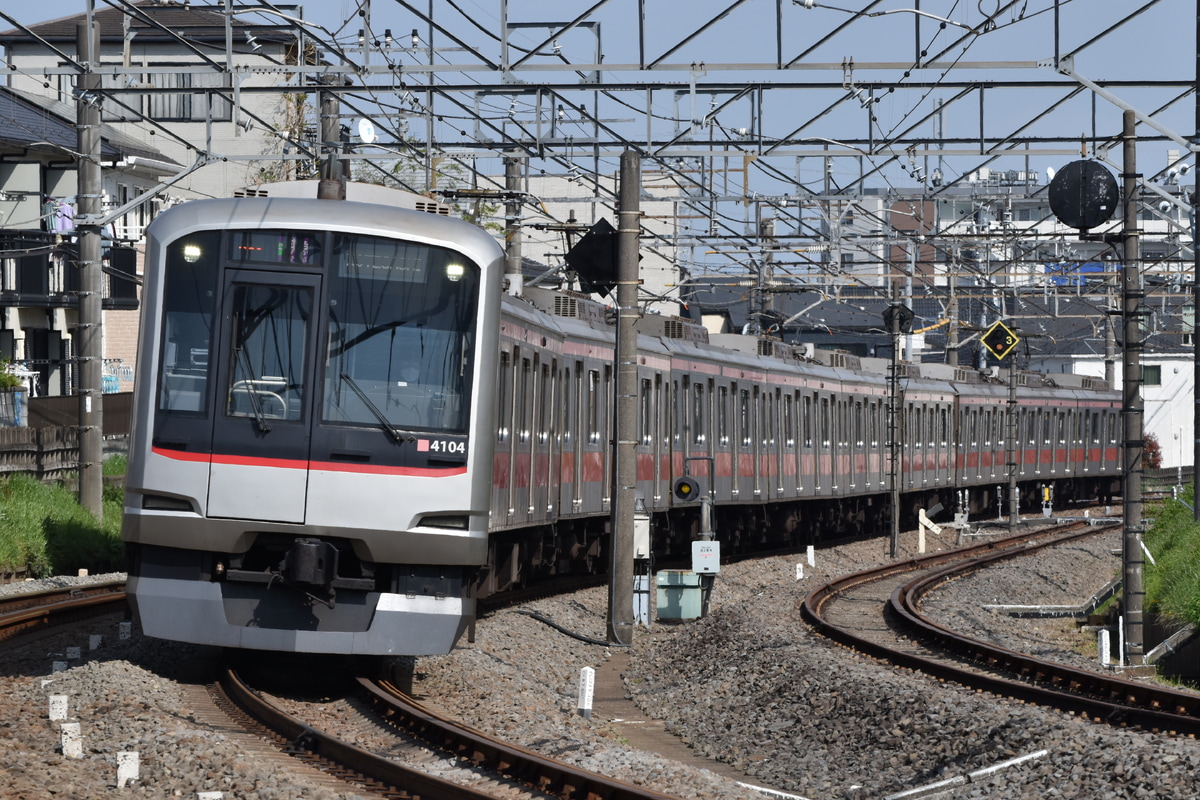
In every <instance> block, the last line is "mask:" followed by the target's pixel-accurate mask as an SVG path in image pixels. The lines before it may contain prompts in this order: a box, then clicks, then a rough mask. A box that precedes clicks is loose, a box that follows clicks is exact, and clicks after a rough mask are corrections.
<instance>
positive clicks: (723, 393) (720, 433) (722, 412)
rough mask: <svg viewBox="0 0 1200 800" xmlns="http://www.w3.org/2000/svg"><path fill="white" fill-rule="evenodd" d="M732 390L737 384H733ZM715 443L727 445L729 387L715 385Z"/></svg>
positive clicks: (722, 445)
mask: <svg viewBox="0 0 1200 800" xmlns="http://www.w3.org/2000/svg"><path fill="white" fill-rule="evenodd" d="M734 391H735V392H736V391H737V386H736V385H734ZM717 444H718V445H719V446H721V447H728V446H729V387H727V386H719V387H717Z"/></svg>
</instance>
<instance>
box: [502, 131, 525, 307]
mask: <svg viewBox="0 0 1200 800" xmlns="http://www.w3.org/2000/svg"><path fill="white" fill-rule="evenodd" d="M504 189H505V191H507V192H508V199H507V200H506V201H505V202H504V280H505V281H506V282H507V283H508V293H509V294H511V295H519V294H521V292H522V291H523V290H524V289H525V273H524V271H523V269H522V265H521V260H522V256H521V196H520V191H521V160H520V159H519V158H517V157H516V156H512V155H509V156H505V157H504Z"/></svg>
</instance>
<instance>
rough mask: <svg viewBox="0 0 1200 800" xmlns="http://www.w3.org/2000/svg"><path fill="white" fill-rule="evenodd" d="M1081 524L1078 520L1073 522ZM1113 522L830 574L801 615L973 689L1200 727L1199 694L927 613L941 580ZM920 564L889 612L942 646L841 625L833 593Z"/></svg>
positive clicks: (1186, 729) (1155, 727)
mask: <svg viewBox="0 0 1200 800" xmlns="http://www.w3.org/2000/svg"><path fill="white" fill-rule="evenodd" d="M1077 527H1078V528H1081V529H1076V528H1077ZM1108 529H1110V528H1109V527H1095V528H1090V529H1089V528H1084V527H1083V526H1082V524H1080V525H1078V526H1071V529H1070V530H1068V531H1067V532H1065V533H1064V532H1063V531H1062V529H1053V530H1051V531H1050V532H1040V533H1036V534H1029V533H1025V534H1021V535H1018V536H1015V537H1011V538H1008V539H1003V540H999V541H996V542H992V543H988V544H984V545H978V546H975V547H971V548H964V549H962V550H956V551H950V552H948V553H937V554H933V555H930V556H925V557H923V558H916V559H911V560H908V561H905V562H899V563H894V564H889V565H885V566H883V567H879V568H876V569H871V570H864V571H862V572H858V573H854V574H853V575H849V576H846V577H844V578H839V579H836V580H834V581H830V582H828V583H825V584H823V585H821V586H819V587H817V588H816V589H814V590H813V591H812V592H810V593H809V595H808V596H807V597H806V598H805V601H804V605H803V609H802V613H803V616H804V618H805V619H806V620H807V621H808V622H809V623H810V624H811V625H812V626H813V627H814V628H816V629H817V630H818V631H820V632H821V633H822V634H824V635H826V636H828V637H829V638H831V639H834V640H836V641H839V642H841V643H843V644H846V645H848V646H850V647H853V648H855V649H857V650H860V651H861V652H865V653H867V654H869V655H872V656H875V657H878V658H881V659H884V660H887V661H890V662H891V663H894V664H899V665H901V666H905V667H909V668H912V669H917V670H920V671H922V672H925V673H927V674H930V675H933V676H935V677H938V678H941V679H944V680H952V681H955V682H957V683H960V684H962V685H964V686H968V687H971V688H974V689H979V690H983V691H988V692H992V693H994V694H999V695H1004V696H1008V697H1013V698H1017V699H1021V700H1025V701H1029V702H1035V703H1039V704H1041V705H1045V706H1049V707H1053V708H1058V709H1060V710H1064V711H1070V712H1074V713H1077V714H1081V715H1085V716H1087V717H1088V718H1090V719H1094V720H1096V721H1104V722H1108V723H1110V724H1116V725H1129V726H1136V727H1140V728H1143V729H1146V730H1151V731H1159V732H1166V733H1171V734H1188V735H1195V734H1197V733H1200V695H1196V694H1192V693H1188V692H1181V691H1177V690H1174V689H1170V688H1167V687H1163V686H1159V685H1156V684H1150V683H1142V682H1136V681H1132V680H1129V679H1126V678H1122V677H1117V676H1115V675H1107V674H1104V673H1101V672H1093V671H1090V670H1083V669H1076V668H1074V667H1070V666H1067V665H1064V664H1058V663H1055V662H1051V661H1046V660H1044V659H1039V658H1036V657H1034V656H1031V655H1027V654H1024V653H1017V652H1015V651H1012V650H1008V649H1006V648H1002V647H998V646H996V645H993V644H990V643H988V642H983V641H980V640H978V639H973V638H971V637H967V636H963V635H960V634H957V633H954V632H953V631H951V630H949V629H947V628H945V627H943V626H941V625H938V624H937V623H935V622H933V621H931V620H929V619H928V618H926V617H925V616H924V615H922V614H921V612H920V601H921V598H922V597H924V595H926V594H927V593H928V592H930V591H932V590H933V589H934V588H935V587H937V586H938V585H940V584H942V583H944V582H946V581H949V580H953V579H955V578H958V577H961V576H962V575H965V574H967V573H969V572H972V571H974V570H978V569H982V568H984V567H987V566H990V565H992V564H995V563H997V562H999V561H1002V560H1005V559H1010V558H1016V557H1018V556H1021V555H1026V554H1028V553H1031V552H1034V551H1036V550H1038V549H1041V548H1044V547H1050V546H1053V545H1057V544H1063V543H1066V542H1070V541H1073V540H1076V539H1080V538H1084V537H1087V536H1093V535H1097V534H1098V533H1100V532H1102V531H1104V530H1108ZM915 571H921V573H922V574H920V575H919V576H917V577H915V578H913V579H911V580H909V581H906V582H904V583H903V584H900V585H898V586H897V587H896V588H895V589H894V590H893V591H891V593H890V600H888V601H887V606H888V608H887V612H886V613H885V611H884V609H883V608H882V607H881V608H880V609H879V613H880V615H881V616H889V615H890V620H891V622H890V624H891V625H893V626H894V627H895V628H898V629H899V630H898V631H897V633H898V634H899V635H900V636H904V635H910V636H915V637H916V638H917V639H918V640H919V641H921V642H922V643H923V644H925V645H926V646H927V647H933V648H937V649H938V650H940V651H942V652H943V653H946V654H949V656H950V657H943V656H942V655H941V654H933V653H923V652H919V651H914V650H913V648H912V647H911V642H909V643H907V645H905V644H900V643H897V644H896V645H895V646H892V645H891V644H889V643H888V642H886V641H884V640H883V639H881V638H872V637H871V636H868V635H866V634H860V633H859V632H856V631H855V630H852V629H849V628H846V627H842V626H839V625H837V624H834V623H832V622H830V620H829V619H827V613H828V611H829V608H830V606H831V604H832V603H834V602H835V601H836V599H837V598H838V597H839V595H843V594H845V593H846V592H848V591H849V590H851V589H853V588H855V587H861V586H864V585H866V584H870V583H872V582H877V581H883V580H887V579H889V578H891V579H892V580H893V581H894V579H895V577H896V576H897V575H900V574H907V573H910V572H915Z"/></svg>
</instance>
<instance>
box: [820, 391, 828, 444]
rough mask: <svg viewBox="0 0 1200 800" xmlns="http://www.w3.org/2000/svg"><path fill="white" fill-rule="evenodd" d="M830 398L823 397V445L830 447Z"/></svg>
mask: <svg viewBox="0 0 1200 800" xmlns="http://www.w3.org/2000/svg"><path fill="white" fill-rule="evenodd" d="M829 427H830V420H829V398H828V397H822V398H821V447H823V448H825V449H826V450H828V449H829V444H830V439H829V436H830V430H829Z"/></svg>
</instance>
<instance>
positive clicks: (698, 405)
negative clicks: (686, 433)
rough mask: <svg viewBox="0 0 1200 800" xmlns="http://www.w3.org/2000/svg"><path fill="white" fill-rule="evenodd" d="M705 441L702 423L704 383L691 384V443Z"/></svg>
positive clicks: (702, 442) (698, 443) (699, 443)
mask: <svg viewBox="0 0 1200 800" xmlns="http://www.w3.org/2000/svg"><path fill="white" fill-rule="evenodd" d="M704 441H705V425H704V384H702V383H693V384H692V444H697V445H701V444H704Z"/></svg>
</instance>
